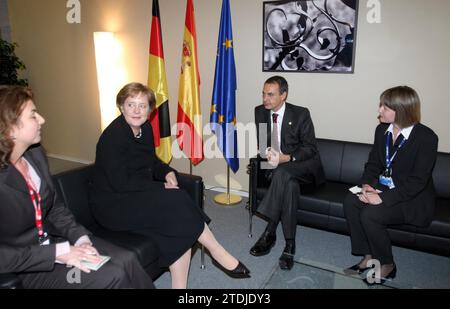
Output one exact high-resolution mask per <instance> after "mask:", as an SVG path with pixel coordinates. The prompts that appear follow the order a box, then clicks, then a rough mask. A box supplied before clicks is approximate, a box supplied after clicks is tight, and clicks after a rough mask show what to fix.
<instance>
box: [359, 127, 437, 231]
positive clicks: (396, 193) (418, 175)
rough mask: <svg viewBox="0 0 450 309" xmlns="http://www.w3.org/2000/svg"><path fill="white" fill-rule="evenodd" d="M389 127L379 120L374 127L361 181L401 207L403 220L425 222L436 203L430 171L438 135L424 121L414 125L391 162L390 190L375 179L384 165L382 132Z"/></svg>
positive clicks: (389, 203) (426, 222) (431, 215)
mask: <svg viewBox="0 0 450 309" xmlns="http://www.w3.org/2000/svg"><path fill="white" fill-rule="evenodd" d="M388 127H389V125H388V124H380V125H378V127H377V128H376V130H375V140H374V145H373V147H372V150H371V152H370V154H369V159H368V161H367V163H366V165H365V169H364V173H363V177H362V180H361V183H362V184H369V185H371V186H372V187H375V188H379V189H380V190H382V191H383V193H381V194H380V197H381V199H382V200H383V203H384V204H385V205H387V206H394V205H399V207H402V210H403V214H404V216H405V220H406V223H409V224H413V225H417V226H427V225H429V224H430V222H431V220H432V219H433V213H434V207H435V191H434V185H433V178H432V172H433V168H434V164H435V162H436V156H437V148H438V137H437V135H436V134H435V133H434V132H433V131H432V130H431V129H430V128H428V127H426V126H424V125H423V124H420V123H419V124H416V125H415V126H414V128H413V130H412V131H411V134H410V136H409V139H408V140H407V141H406V142H405V144H404V145H403V147H402V148H400V150H398V152H397V155H396V157H395V159H394V161H393V162H392V179H393V181H394V185H395V188H394V189H391V190H389V189H388V188H387V187H381V185H379V183H378V182H379V180H378V177H379V175H380V174H381V173H382V172H383V171H384V170H385V168H386V135H385V134H386V130H387V128H388ZM390 156H392V152H391V153H390Z"/></svg>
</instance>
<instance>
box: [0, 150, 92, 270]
mask: <svg viewBox="0 0 450 309" xmlns="http://www.w3.org/2000/svg"><path fill="white" fill-rule="evenodd" d="M24 157H25V158H26V159H27V161H28V162H29V163H30V164H31V165H32V166H33V167H34V169H35V170H36V172H37V174H38V175H39V177H40V178H41V188H40V192H39V193H40V195H41V197H42V201H41V208H42V218H43V225H44V231H46V232H47V233H49V235H51V236H54V237H61V238H64V239H67V240H69V241H70V242H71V243H72V244H73V243H75V242H76V241H77V240H78V239H79V238H80V237H81V236H83V235H89V234H90V233H89V231H87V230H86V229H85V228H84V227H82V226H81V225H79V224H77V223H76V222H75V218H74V217H73V215H72V214H71V212H70V211H69V210H68V209H67V208H66V207H65V206H64V204H63V203H62V201H61V200H60V199H59V197H58V194H57V193H56V191H55V187H54V185H53V182H52V179H51V176H50V173H49V170H48V164H47V159H46V156H45V154H44V151H43V149H42V147H41V146H35V147H32V148H30V149H29V150H27V151H26V152H25V154H24ZM38 239H39V237H38V230H37V228H36V226H35V211H34V207H33V204H32V202H31V199H30V195H29V193H28V187H27V185H26V182H25V180H24V179H23V177H22V175H21V174H20V172H19V171H18V170H17V169H16V168H15V167H14V166H12V165H9V166H8V167H7V168H6V169H2V170H0V273H5V272H39V271H51V270H52V269H53V267H54V264H55V254H56V248H55V244H50V245H46V246H41V245H39V240H38Z"/></svg>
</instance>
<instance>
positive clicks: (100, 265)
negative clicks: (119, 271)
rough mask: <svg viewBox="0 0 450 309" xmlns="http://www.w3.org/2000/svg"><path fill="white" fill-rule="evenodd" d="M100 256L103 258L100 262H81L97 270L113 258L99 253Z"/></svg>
mask: <svg viewBox="0 0 450 309" xmlns="http://www.w3.org/2000/svg"><path fill="white" fill-rule="evenodd" d="M98 258H100V259H101V260H100V262H98V263H92V262H88V261H81V264H82V265H83V266H85V267H86V268H89V269H91V270H95V271H97V270H98V269H99V268H100V267H102V266H103V265H104V264H105V263H106V262H108V261H109V260H110V259H111V257H110V256H106V255H99V256H98Z"/></svg>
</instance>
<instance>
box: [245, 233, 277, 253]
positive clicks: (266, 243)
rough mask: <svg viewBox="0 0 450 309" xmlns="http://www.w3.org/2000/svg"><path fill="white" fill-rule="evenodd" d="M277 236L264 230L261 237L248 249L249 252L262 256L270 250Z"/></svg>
mask: <svg viewBox="0 0 450 309" xmlns="http://www.w3.org/2000/svg"><path fill="white" fill-rule="evenodd" d="M276 240H277V237H276V236H275V234H271V233H269V232H267V231H265V232H264V233H263V234H262V235H261V237H260V238H259V239H258V241H257V242H256V244H255V245H254V246H253V247H252V248H251V249H250V254H251V255H254V256H263V255H266V254H268V253H269V252H270V249H272V247H273V246H275V242H276Z"/></svg>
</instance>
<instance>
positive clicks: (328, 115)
mask: <svg viewBox="0 0 450 309" xmlns="http://www.w3.org/2000/svg"><path fill="white" fill-rule="evenodd" d="M230 2H231V10H232V19H233V32H234V33H233V34H234V48H235V58H236V66H237V73H238V76H237V79H238V92H237V106H238V107H237V119H238V121H240V122H243V123H249V122H252V121H253V108H254V107H255V106H256V105H258V104H260V103H261V88H262V84H263V82H264V80H265V79H267V78H268V77H269V76H271V75H272V74H271V73H263V72H262V68H261V65H262V60H261V56H262V55H261V53H262V32H261V31H262V9H263V1H260V0H245V1H238V0H231V1H230ZM380 2H381V8H382V10H381V14H382V15H381V18H382V19H381V23H379V24H369V23H368V22H367V20H366V14H367V12H368V9H367V7H366V4H367V1H366V0H360V8H359V21H358V29H357V38H356V47H357V48H356V62H355V73H354V74H306V73H288V74H283V75H284V76H285V77H286V78H287V80H288V81H289V83H290V94H289V100H288V101H290V102H291V103H294V104H298V105H303V106H306V107H308V108H309V109H310V111H311V114H312V117H313V121H314V123H315V127H316V135H317V136H318V137H323V138H331V139H342V140H349V141H357V142H367V143H370V142H372V136H373V131H374V128H375V126H376V124H377V120H376V115H377V105H378V97H379V95H380V93H381V92H382V91H383V90H384V89H386V88H388V87H392V86H396V85H400V84H406V85H410V86H412V87H414V88H415V89H416V90H417V91H418V92H419V95H420V96H421V99H422V103H423V105H422V115H423V119H422V120H423V121H422V122H423V123H425V124H427V125H429V126H430V127H431V128H433V129H434V130H435V132H436V133H437V134H438V135H439V137H440V144H439V149H440V151H446V152H450V136H448V135H447V132H448V131H449V129H450V125H449V121H448V116H449V115H450V104H448V102H447V97H448V94H447V89H448V85H449V80H450V78H449V75H450V74H449V72H450V59H449V56H448V55H450V36H449V35H448V33H447V31H448V29H450V19H449V18H448V16H447V15H448V12H450V1H447V0H430V1H427V2H424V1H419V0H395V1H392V0H381V1H380ZM81 4H82V23H81V24H80V25H69V24H67V23H66V21H65V14H66V11H67V9H66V8H65V1H62V0H40V1H27V0H10V1H9V6H10V17H11V24H12V30H13V39H14V40H15V41H18V42H19V44H20V45H21V48H20V49H19V55H20V56H21V57H22V58H23V61H24V62H25V63H26V64H27V65H28V68H29V70H28V74H29V78H30V81H31V85H32V86H33V88H34V89H35V91H36V92H37V104H38V106H39V107H40V109H41V110H42V112H43V114H44V115H46V116H47V120H48V121H47V124H46V130H45V132H44V134H45V142H44V143H45V146H46V147H47V149H48V150H49V152H51V153H56V154H61V155H65V156H69V157H75V158H79V159H84V160H93V159H94V156H95V143H96V141H97V139H98V136H99V134H100V115H99V108H98V105H97V102H98V93H97V92H98V91H97V84H96V72H95V60H94V51H93V42H92V32H93V31H99V30H107V31H115V32H116V34H117V36H118V38H119V39H120V40H121V42H122V43H123V44H124V47H125V49H124V60H125V63H126V65H127V69H128V75H129V79H130V80H136V81H140V82H144V83H145V82H146V80H147V63H148V56H147V50H148V44H149V28H150V18H151V0H127V1H125V0H108V1H105V0H89V1H86V0H81ZM194 5H195V9H196V13H195V14H196V22H197V34H198V46H199V66H200V74H201V80H202V84H201V104H202V111H203V121H204V123H205V124H206V123H207V122H208V121H209V110H210V100H211V94H212V86H213V76H214V65H215V54H216V44H217V36H218V29H219V19H220V8H221V1H220V0H195V1H194ZM160 10H161V18H162V30H163V40H164V49H165V58H166V70H167V77H168V84H169V94H170V111H171V119H172V124H173V123H175V120H176V110H177V105H176V104H177V97H178V94H177V92H178V78H179V69H180V60H181V44H182V36H183V27H184V14H185V1H180V0H161V1H160ZM111 104H114V102H111ZM207 138H208V136H205V140H206V139H207ZM247 162H248V159H247V158H246V159H242V160H241V161H240V166H241V168H240V170H239V172H238V173H237V174H236V175H235V176H233V180H234V181H233V182H232V183H233V184H234V187H235V188H243V189H247V187H248V176H247V174H246V173H245V166H246V164H247ZM172 165H173V166H174V167H176V168H178V169H179V170H181V171H188V166H189V165H188V162H187V161H186V160H174V161H173V162H172ZM194 173H195V174H199V175H201V176H203V177H204V179H205V182H206V183H207V184H210V185H224V184H225V182H224V179H225V175H226V165H225V161H224V160H223V159H215V160H205V161H204V162H203V163H201V164H200V165H199V166H198V167H195V168H194Z"/></svg>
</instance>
